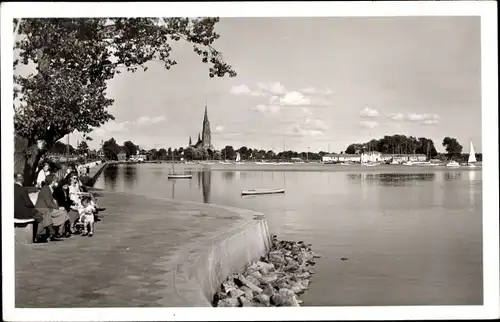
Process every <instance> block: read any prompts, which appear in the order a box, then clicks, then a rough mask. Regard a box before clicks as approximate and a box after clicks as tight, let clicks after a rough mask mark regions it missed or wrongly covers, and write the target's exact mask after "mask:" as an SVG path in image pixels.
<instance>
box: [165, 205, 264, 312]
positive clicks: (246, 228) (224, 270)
mask: <svg viewBox="0 0 500 322" xmlns="http://www.w3.org/2000/svg"><path fill="white" fill-rule="evenodd" d="M214 207H217V208H224V209H228V210H231V211H233V212H234V213H235V215H237V216H240V217H244V218H245V219H246V220H245V221H244V222H243V223H241V222H240V223H239V224H238V225H236V226H233V227H228V228H224V227H221V229H220V230H219V231H218V233H217V234H216V235H213V236H206V238H205V241H206V242H203V243H198V244H197V245H192V246H187V247H185V248H184V250H183V253H184V255H183V256H182V257H181V258H179V265H177V268H176V273H175V276H174V284H175V288H176V292H177V294H178V296H179V298H180V299H181V302H180V303H182V306H190V307H192V306H205V307H210V306H212V299H213V296H214V295H215V293H216V292H217V291H218V290H219V289H220V286H221V283H222V282H223V281H224V280H225V279H226V278H227V276H229V275H231V274H234V273H237V272H240V271H241V270H243V269H245V267H247V266H248V265H250V264H251V263H252V262H254V261H255V260H257V259H259V258H260V257H261V256H264V255H266V254H267V253H268V252H269V250H270V249H271V236H270V233H269V228H268V225H267V221H266V220H265V218H264V216H263V215H262V214H260V213H256V212H253V211H249V210H244V209H237V208H232V207H222V206H214Z"/></svg>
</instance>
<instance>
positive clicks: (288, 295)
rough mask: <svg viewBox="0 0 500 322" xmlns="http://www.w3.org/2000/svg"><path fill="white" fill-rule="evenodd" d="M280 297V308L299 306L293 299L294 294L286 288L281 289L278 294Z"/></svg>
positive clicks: (295, 299)
mask: <svg viewBox="0 0 500 322" xmlns="http://www.w3.org/2000/svg"><path fill="white" fill-rule="evenodd" d="M278 294H279V295H281V300H282V301H283V302H282V303H283V305H282V306H299V303H298V302H297V298H296V297H295V293H294V292H292V290H290V289H288V288H282V289H280V290H279V292H278Z"/></svg>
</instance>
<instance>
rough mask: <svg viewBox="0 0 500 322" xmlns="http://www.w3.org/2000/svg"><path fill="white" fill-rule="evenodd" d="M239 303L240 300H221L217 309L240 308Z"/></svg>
mask: <svg viewBox="0 0 500 322" xmlns="http://www.w3.org/2000/svg"><path fill="white" fill-rule="evenodd" d="M239 304H240V303H239V301H238V299H234V298H227V299H223V300H220V301H219V303H218V305H217V307H238V306H239Z"/></svg>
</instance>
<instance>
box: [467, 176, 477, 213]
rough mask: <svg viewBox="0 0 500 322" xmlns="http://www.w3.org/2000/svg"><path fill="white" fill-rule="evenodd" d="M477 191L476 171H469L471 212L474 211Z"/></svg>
mask: <svg viewBox="0 0 500 322" xmlns="http://www.w3.org/2000/svg"><path fill="white" fill-rule="evenodd" d="M476 191H477V187H476V171H469V210H474V206H475V204H476Z"/></svg>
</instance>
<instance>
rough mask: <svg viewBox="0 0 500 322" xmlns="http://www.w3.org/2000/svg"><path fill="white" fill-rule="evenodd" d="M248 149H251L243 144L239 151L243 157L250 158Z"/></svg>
mask: <svg viewBox="0 0 500 322" xmlns="http://www.w3.org/2000/svg"><path fill="white" fill-rule="evenodd" d="M248 151H249V150H248V148H247V147H246V146H242V147H241V148H239V149H238V152H239V153H240V156H241V158H242V159H248V156H247V153H248Z"/></svg>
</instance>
